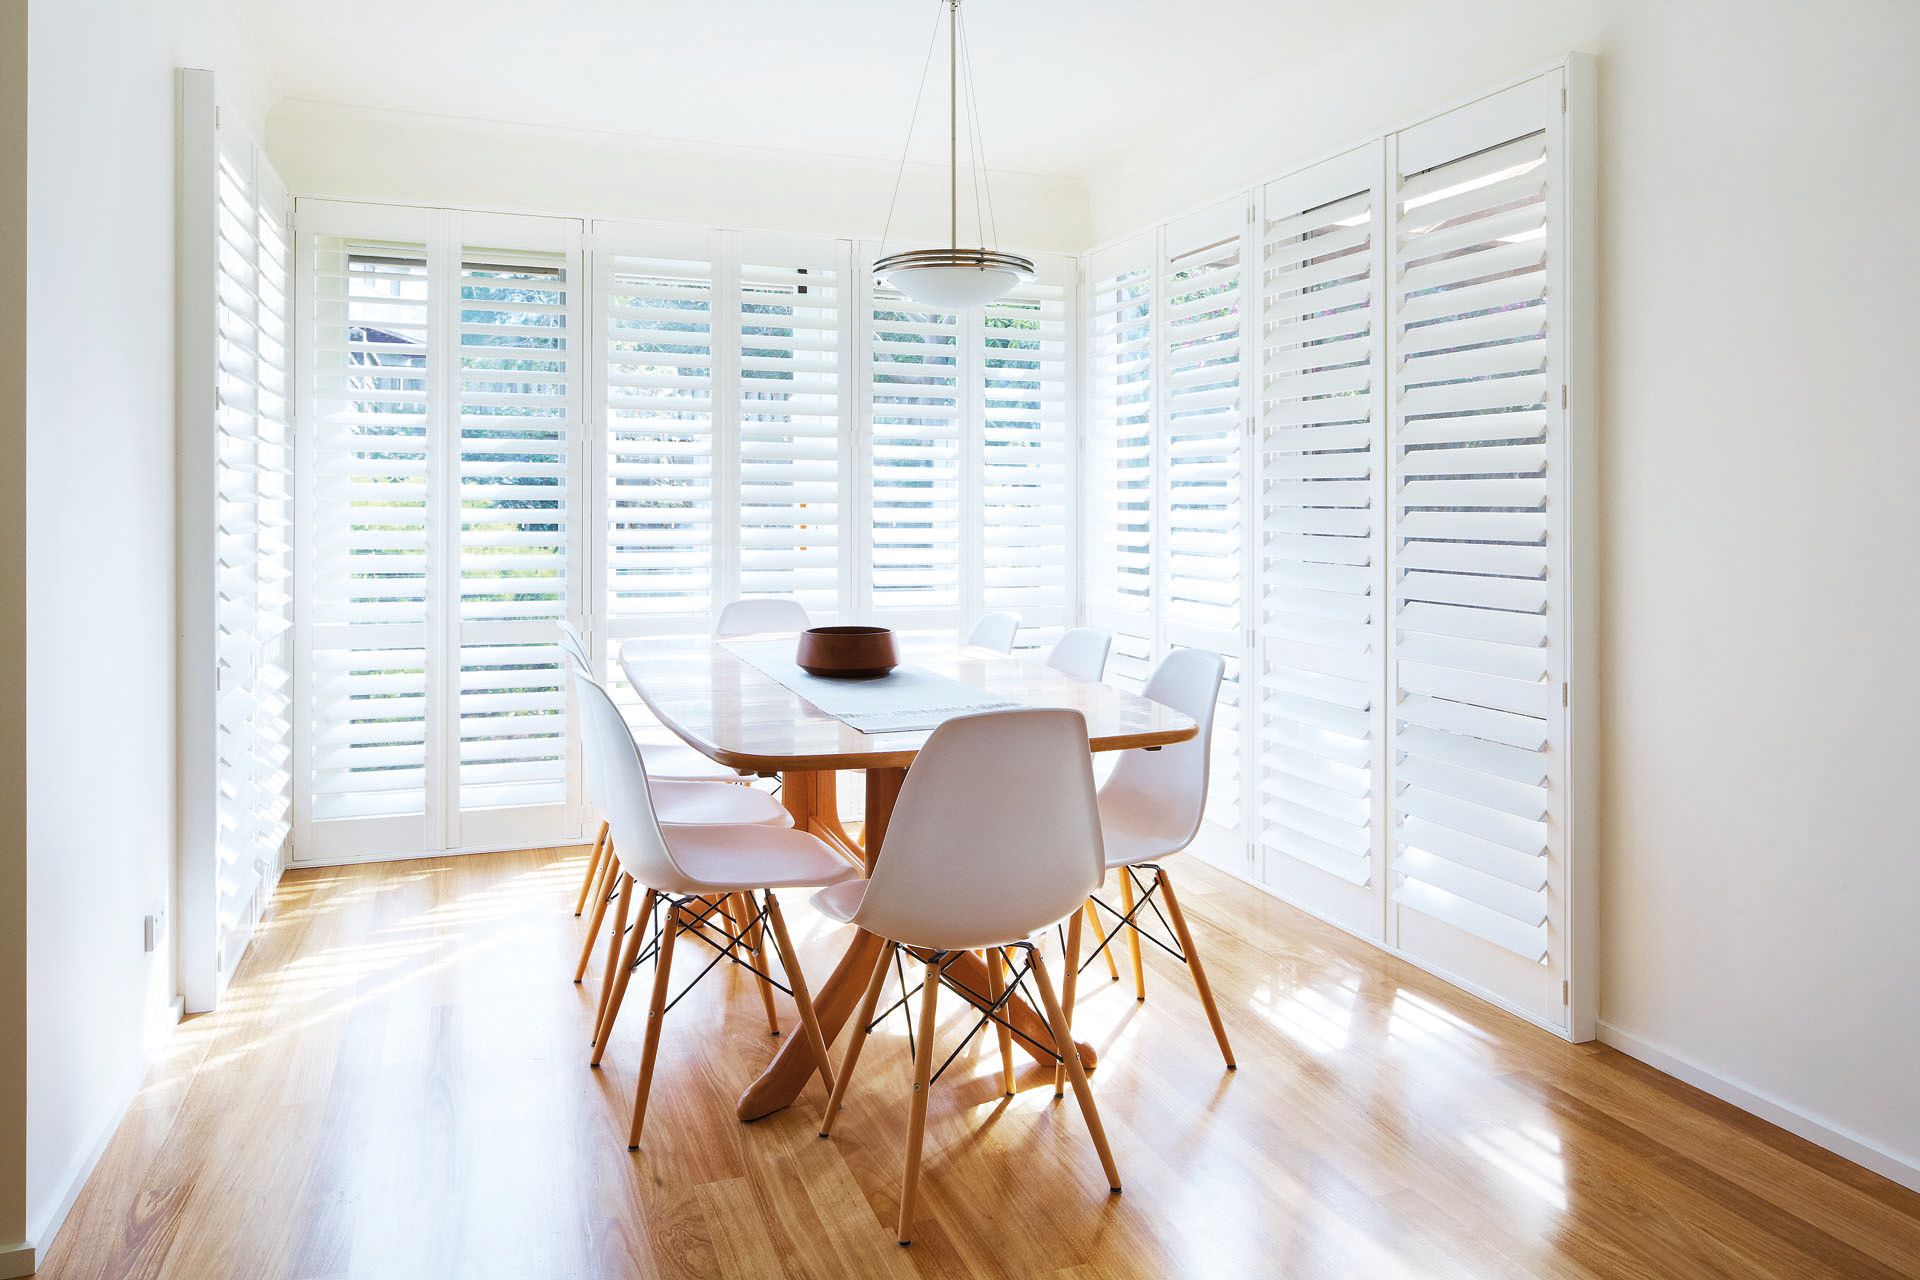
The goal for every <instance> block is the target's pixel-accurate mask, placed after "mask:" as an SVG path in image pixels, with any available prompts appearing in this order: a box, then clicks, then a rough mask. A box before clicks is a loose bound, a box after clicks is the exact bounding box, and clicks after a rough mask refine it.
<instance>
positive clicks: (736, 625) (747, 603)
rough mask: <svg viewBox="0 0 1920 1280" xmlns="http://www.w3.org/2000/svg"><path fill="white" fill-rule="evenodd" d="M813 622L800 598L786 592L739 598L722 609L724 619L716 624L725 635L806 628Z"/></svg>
mask: <svg viewBox="0 0 1920 1280" xmlns="http://www.w3.org/2000/svg"><path fill="white" fill-rule="evenodd" d="M812 625H813V620H812V619H811V618H809V617H807V611H806V609H805V607H804V606H802V605H801V603H800V602H799V601H798V600H788V599H786V598H785V597H784V596H757V597H755V598H753V599H751V600H735V601H733V602H732V603H731V604H729V605H728V606H727V607H726V608H724V609H722V610H721V611H720V620H719V621H718V622H716V623H714V624H713V634H714V635H715V636H716V637H718V638H720V639H725V638H726V637H728V636H751V635H758V634H760V633H761V632H766V631H793V632H800V631H805V630H806V629H807V628H808V627H810V626H812Z"/></svg>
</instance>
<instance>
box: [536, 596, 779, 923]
mask: <svg viewBox="0 0 1920 1280" xmlns="http://www.w3.org/2000/svg"><path fill="white" fill-rule="evenodd" d="M559 626H560V648H561V649H562V651H564V652H565V653H567V654H568V655H569V656H570V657H571V658H572V659H573V660H574V661H575V662H577V663H579V664H580V665H581V666H582V667H584V668H585V669H586V670H587V671H588V672H592V670H593V658H592V657H591V656H590V655H589V654H588V652H587V642H586V641H585V640H584V639H583V638H582V637H581V635H580V632H579V631H578V630H577V629H575V627H574V625H573V624H572V623H571V622H568V621H567V620H566V619H565V618H562V619H560V620H559ZM660 732H661V733H662V734H663V735H664V734H666V733H667V732H668V730H667V729H666V728H664V727H662V728H661V730H660ZM634 741H635V742H636V743H638V745H639V747H640V754H641V756H642V757H644V758H645V760H646V762H647V777H649V778H651V779H653V781H655V782H665V781H675V782H725V783H727V784H729V785H731V786H742V785H745V784H746V783H748V782H749V781H751V780H750V779H747V778H743V777H741V776H740V775H739V774H738V773H736V772H735V771H734V770H732V769H729V768H728V767H727V766H726V765H723V764H721V763H720V762H719V761H718V760H714V759H711V758H709V757H707V756H704V755H702V754H700V753H699V752H698V751H695V750H694V749H693V748H692V747H690V746H688V745H687V744H686V743H684V742H681V741H679V740H677V739H668V738H664V737H663V738H661V739H651V738H639V737H636V738H635V739H634ZM574 914H575V915H578V914H580V913H579V912H577V911H576V912H574Z"/></svg>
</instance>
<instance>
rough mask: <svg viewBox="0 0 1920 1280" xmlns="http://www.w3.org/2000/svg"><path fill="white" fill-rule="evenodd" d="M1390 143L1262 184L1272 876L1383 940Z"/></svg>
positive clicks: (1264, 820) (1264, 674)
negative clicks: (1385, 218) (1385, 187)
mask: <svg viewBox="0 0 1920 1280" xmlns="http://www.w3.org/2000/svg"><path fill="white" fill-rule="evenodd" d="M1381 165H1382V153H1381V148H1380V147H1379V146H1378V145H1377V144H1376V145H1374V146H1370V147H1365V148H1362V149H1360V150H1358V151H1353V152H1349V153H1347V154H1346V155H1343V156H1339V157H1337V158H1336V159H1333V160H1330V161H1327V162H1325V163H1323V164H1319V165H1316V166H1314V167H1313V168H1311V169H1308V170H1305V171H1303V172H1301V173H1297V174H1293V175H1291V176H1289V177H1287V178H1283V179H1280V180H1279V181H1276V182H1271V183H1269V184H1267V186H1266V187H1265V189H1264V190H1263V192H1262V195H1261V220H1260V232H1259V235H1258V243H1259V246H1260V260H1259V280H1260V308H1261V327H1260V333H1261V338H1260V353H1259V358H1260V382H1259V386H1260V394H1259V405H1258V411H1257V418H1256V430H1257V437H1256V438H1257V441H1258V453H1259V462H1258V468H1259V471H1258V477H1259V478H1258V493H1259V500H1258V507H1259V510H1258V522H1259V524H1258V532H1257V534H1256V544H1255V545H1256V556H1255V560H1254V563H1255V565H1256V566H1257V576H1258V583H1259V585H1258V598H1257V603H1256V609H1255V612H1256V632H1257V640H1258V644H1259V647H1260V658H1259V665H1260V671H1261V675H1260V691H1259V704H1258V707H1259V723H1258V731H1257V733H1256V735H1255V741H1254V745H1253V753H1254V763H1255V767H1256V770H1257V773H1256V783H1255V792H1256V797H1257V800H1256V802H1257V804H1258V807H1259V823H1258V826H1257V832H1258V837H1257V838H1258V847H1259V849H1260V851H1261V859H1262V860H1261V865H1260V868H1259V875H1260V878H1261V879H1262V880H1263V881H1265V882H1266V883H1268V884H1270V885H1272V886H1274V887H1275V888H1276V889H1278V890H1279V891H1281V892H1282V893H1284V894H1286V895H1287V896H1289V897H1291V898H1294V899H1295V900H1297V901H1300V902H1302V903H1303V904H1307V905H1310V906H1311V907H1312V909H1313V910H1315V911H1316V912H1318V913H1319V914H1321V915H1324V916H1328V917H1330V918H1333V919H1336V920H1338V921H1339V922H1340V923H1341V924H1343V925H1345V926H1346V927H1348V928H1350V929H1354V930H1357V931H1359V932H1363V933H1366V934H1368V935H1370V936H1372V937H1375V938H1378V937H1380V936H1381V934H1382V924H1383V916H1382V910H1381V892H1380V886H1381V883H1382V872H1381V867H1380V863H1379V860H1378V858H1377V857H1376V845H1377V843H1378V837H1379V833H1380V827H1381V824H1380V822H1379V820H1378V814H1377V810H1378V808H1379V805H1380V802H1381V796H1382V794H1383V792H1384V773H1385V768H1384V763H1385V762H1384V760H1383V759H1382V758H1381V750H1382V746H1381V744H1382V741H1383V739H1384V736H1385V734H1384V727H1383V706H1384V702H1385V699H1384V698H1383V697H1382V696H1381V694H1380V686H1381V675H1382V672H1383V671H1384V669H1385V668H1384V652H1385V650H1384V644H1385V639H1384V631H1385V628H1384V625H1383V621H1384V613H1385V606H1384V604H1383V602H1382V597H1383V595H1384V589H1383V585H1384V581H1385V579H1384V560H1385V554H1384V553H1385V546H1386V543H1385V538H1384V536H1383V529H1382V524H1383V515H1382V508H1383V506H1384V502H1383V496H1384V492H1385V489H1384V485H1385V450H1384V449H1383V448H1382V445H1381V436H1382V432H1383V421H1382V416H1383V415H1382V406H1383V402H1384V399H1385V395H1384V387H1383V385H1382V384H1383V381H1384V372H1385V359H1384V355H1383V345H1382V344H1383V342H1384V339H1385V325H1384V323H1383V322H1382V319H1381V305H1382V292H1383V291H1382V287H1381V282H1382V280H1383V278H1384V272H1385V261H1386V242H1385V237H1384V235H1383V233H1382V202H1381V199H1380V185H1381V173H1382V169H1381Z"/></svg>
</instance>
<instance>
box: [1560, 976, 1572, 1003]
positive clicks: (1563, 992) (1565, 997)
mask: <svg viewBox="0 0 1920 1280" xmlns="http://www.w3.org/2000/svg"><path fill="white" fill-rule="evenodd" d="M1560 1003H1561V1004H1563V1005H1566V1004H1572V1003H1573V997H1572V996H1571V995H1569V994H1568V986H1567V980H1566V979H1565V978H1562V979H1560Z"/></svg>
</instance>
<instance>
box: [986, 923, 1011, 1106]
mask: <svg viewBox="0 0 1920 1280" xmlns="http://www.w3.org/2000/svg"><path fill="white" fill-rule="evenodd" d="M1006 964H1007V957H1006V955H1005V954H1004V953H1003V952H1001V950H1000V949H999V948H998V947H995V948H994V949H992V950H990V951H988V952H987V995H988V996H989V997H991V998H992V1000H993V1002H994V1003H995V1004H999V1003H1000V997H1001V996H1002V995H1004V994H1005V993H1006V990H1007V975H1006ZM996 1016H998V1017H1000V1018H1005V1017H1007V1016H1008V1014H1007V1011H1006V1010H1004V1009H1003V1010H1001V1011H1000V1013H999V1014H998V1015H996ZM993 1029H994V1030H995V1031H996V1032H998V1033H999V1035H1000V1073H1001V1076H1002V1078H1003V1079H1005V1081H1006V1085H1007V1096H1008V1097H1009V1098H1011V1097H1012V1096H1013V1031H1012V1029H1011V1028H1009V1027H1008V1026H1007V1024H1006V1023H1005V1022H995V1023H994V1024H993Z"/></svg>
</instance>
